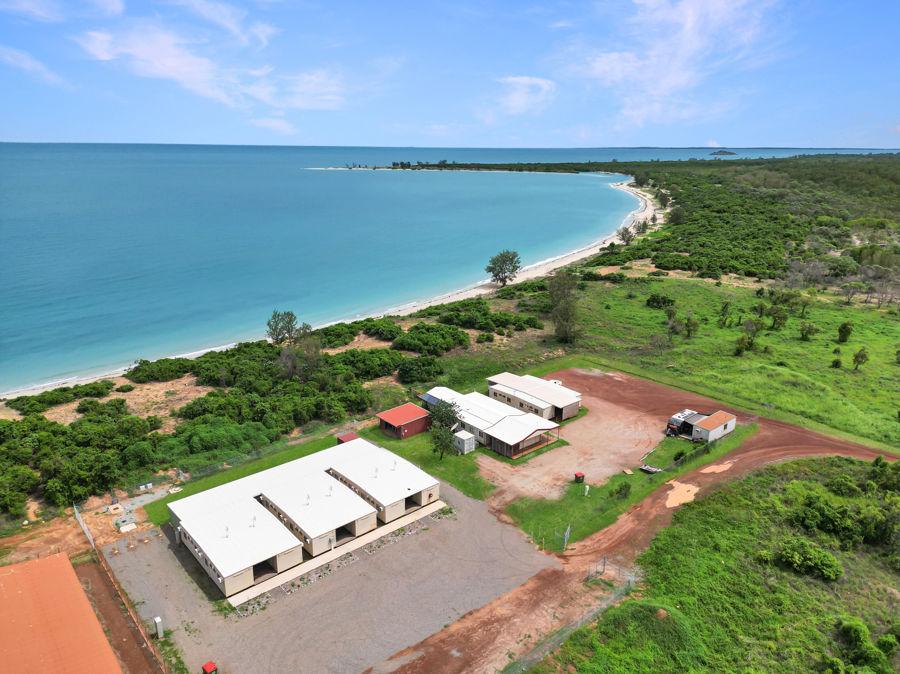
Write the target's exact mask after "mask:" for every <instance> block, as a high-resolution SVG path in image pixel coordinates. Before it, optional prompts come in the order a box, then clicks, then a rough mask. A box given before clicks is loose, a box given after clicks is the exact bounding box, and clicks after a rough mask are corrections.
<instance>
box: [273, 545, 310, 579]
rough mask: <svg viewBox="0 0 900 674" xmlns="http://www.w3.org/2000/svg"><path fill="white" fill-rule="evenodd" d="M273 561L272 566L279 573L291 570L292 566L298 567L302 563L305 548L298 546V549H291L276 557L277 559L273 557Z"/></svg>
mask: <svg viewBox="0 0 900 674" xmlns="http://www.w3.org/2000/svg"><path fill="white" fill-rule="evenodd" d="M271 561H272V566H273V567H274V568H275V570H276V571H278V572H279V573H281V572H282V571H284V570H286V569H289V568H291V567H292V566H297V565H298V564H299V563H300V562H302V561H303V546H302V545H298V546H297V547H296V548H291V549H290V550H287V551H285V552H282V553H279V554H277V555H275V557H273V558H272V560H271Z"/></svg>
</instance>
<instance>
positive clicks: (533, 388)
mask: <svg viewBox="0 0 900 674" xmlns="http://www.w3.org/2000/svg"><path fill="white" fill-rule="evenodd" d="M488 395H489V396H490V397H491V398H494V399H495V400H499V401H500V402H503V403H505V404H507V405H510V406H511V407H518V408H519V409H522V410H525V411H526V412H532V413H533V414H537V415H538V416H540V417H543V418H544V419H554V420H556V421H563V420H564V419H569V418H571V417H574V416H575V415H576V414H578V410H579V409H581V394H580V393H579V392H578V391H573V390H572V389H570V388H566V387H565V386H563V385H562V383H561V382H558V381H548V380H546V379H541V378H540V377H535V376H533V375H530V374H526V375H518V374H513V373H511V372H501V373H500V374H498V375H494V376H493V377H488Z"/></svg>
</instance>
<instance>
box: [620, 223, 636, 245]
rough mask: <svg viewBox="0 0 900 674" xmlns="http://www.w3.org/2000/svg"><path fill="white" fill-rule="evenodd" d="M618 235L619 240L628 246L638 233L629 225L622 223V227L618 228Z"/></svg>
mask: <svg viewBox="0 0 900 674" xmlns="http://www.w3.org/2000/svg"><path fill="white" fill-rule="evenodd" d="M616 236H618V237H619V240H620V241H621V242H622V243H624V244H625V245H626V246H628V245H630V244H631V242H632V241H634V238H635V236H637V234H636V233H635V231H634V230H633V229H632V228H631V227H629V226H628V225H622V226H621V227H619V229H617V230H616Z"/></svg>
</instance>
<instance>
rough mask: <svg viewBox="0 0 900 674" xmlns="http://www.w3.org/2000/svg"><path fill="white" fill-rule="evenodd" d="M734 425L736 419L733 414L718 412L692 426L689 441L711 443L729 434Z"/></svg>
mask: <svg viewBox="0 0 900 674" xmlns="http://www.w3.org/2000/svg"><path fill="white" fill-rule="evenodd" d="M736 425H737V418H736V417H735V416H734V415H733V414H729V413H728V412H723V411H721V410H719V411H718V412H716V413H715V414H710V415H709V416H708V417H706V418H705V419H702V420H701V421H698V422H697V423H695V424H694V430H693V433H692V434H691V440H700V441H703V442H712V441H713V440H718V439H719V438H721V437H722V436H723V435H728V434H729V433H731V431H733V430H734V427H735V426H736Z"/></svg>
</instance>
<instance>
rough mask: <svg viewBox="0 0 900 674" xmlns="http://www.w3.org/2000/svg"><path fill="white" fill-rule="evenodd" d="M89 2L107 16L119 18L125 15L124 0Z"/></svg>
mask: <svg viewBox="0 0 900 674" xmlns="http://www.w3.org/2000/svg"><path fill="white" fill-rule="evenodd" d="M88 2H89V4H91V5H93V6H94V7H95V8H96V9H97V10H99V11H100V12H102V13H103V14H106V15H107V16H119V15H120V14H124V13H125V2H124V0H88Z"/></svg>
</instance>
